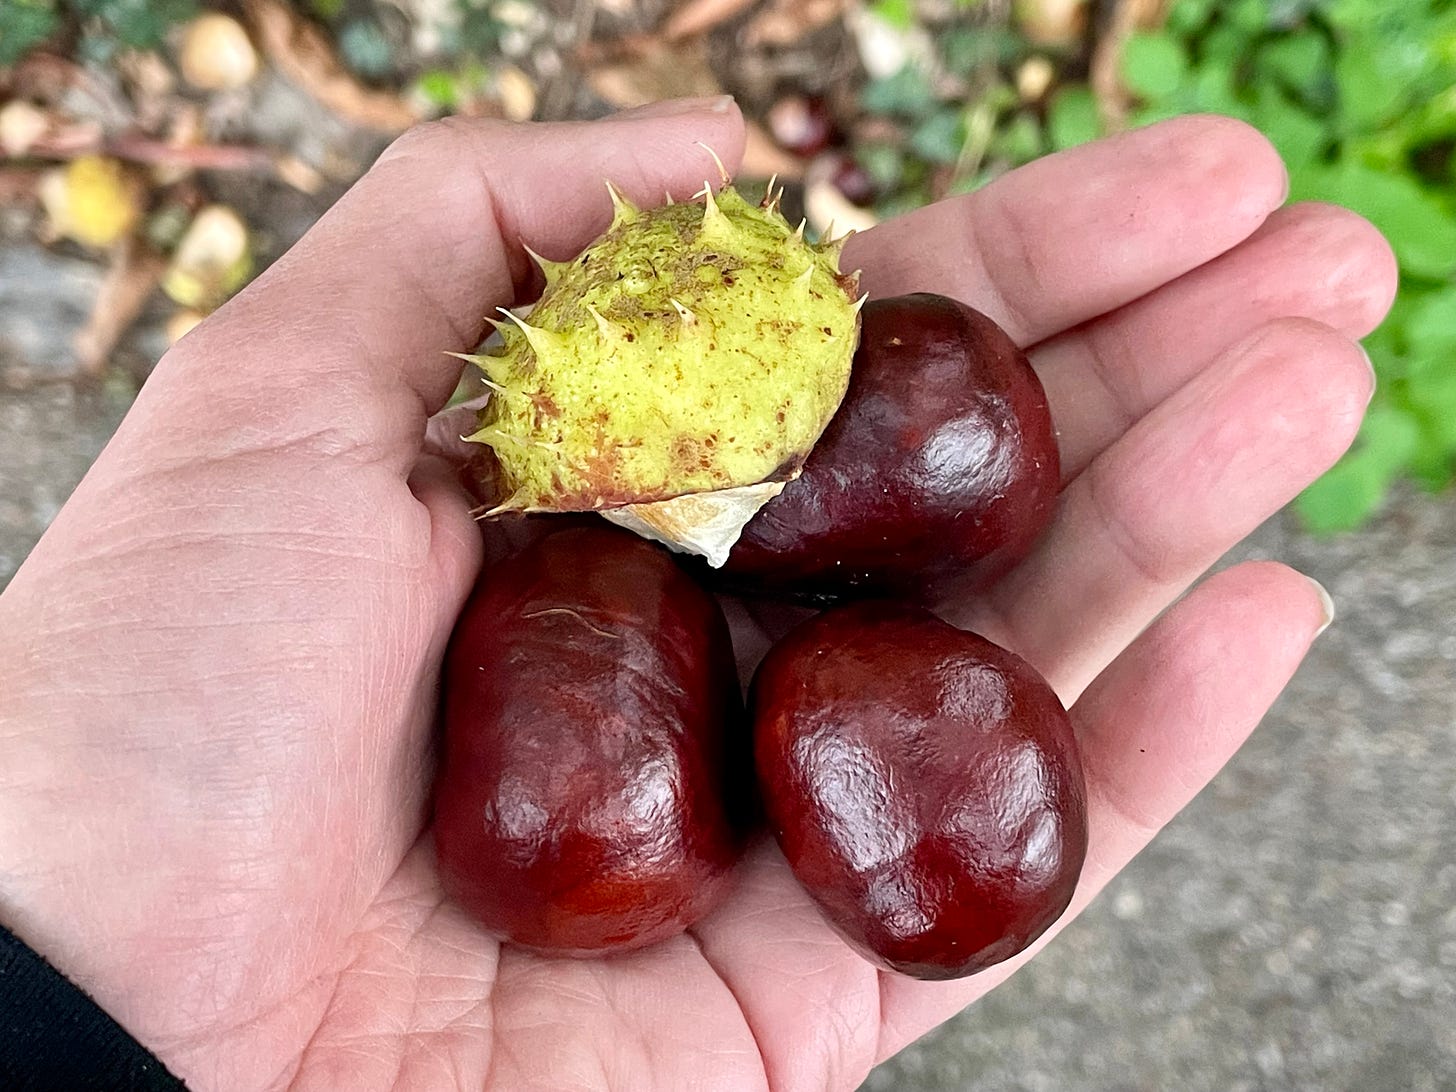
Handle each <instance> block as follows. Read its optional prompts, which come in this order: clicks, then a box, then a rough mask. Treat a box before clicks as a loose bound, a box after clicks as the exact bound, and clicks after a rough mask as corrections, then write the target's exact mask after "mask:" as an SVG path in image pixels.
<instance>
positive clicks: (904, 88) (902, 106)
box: [860, 64, 937, 118]
mask: <svg viewBox="0 0 1456 1092" xmlns="http://www.w3.org/2000/svg"><path fill="white" fill-rule="evenodd" d="M860 104H861V105H862V106H863V107H864V108H865V110H866V111H867V112H869V113H871V114H893V115H899V116H902V117H912V118H914V117H924V116H926V115H927V114H929V113H930V112H931V111H932V110H934V109H935V107H936V105H937V101H936V97H935V90H934V89H933V88H932V87H931V86H930V80H929V79H928V78H927V77H926V75H925V73H924V72H922V71H921V70H920V68H919V67H918V66H917V65H913V64H907V65H906V66H905V67H904V68H902V69H900V71H899V72H896V73H895V74H894V75H893V76H886V77H884V78H883V79H878V80H871V81H870V82H869V83H868V84H866V85H865V89H864V90H863V91H862V92H860Z"/></svg>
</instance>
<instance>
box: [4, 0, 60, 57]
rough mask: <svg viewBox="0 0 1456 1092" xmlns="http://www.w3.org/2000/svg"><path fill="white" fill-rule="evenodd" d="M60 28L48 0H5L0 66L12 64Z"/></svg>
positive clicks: (52, 6)
mask: <svg viewBox="0 0 1456 1092" xmlns="http://www.w3.org/2000/svg"><path fill="white" fill-rule="evenodd" d="M59 29H60V18H59V17H58V16H57V15H56V11H55V7H54V5H53V4H51V3H48V2H46V0H6V3H5V4H4V5H3V6H0V67H5V66H7V65H12V64H14V63H15V62H16V61H18V60H20V58H21V57H23V56H25V54H26V53H28V52H29V51H30V50H31V49H34V48H35V47H36V46H38V45H40V44H41V43H42V42H44V41H45V40H46V39H47V38H49V37H50V36H51V35H52V34H54V33H55V32H56V31H57V30H59Z"/></svg>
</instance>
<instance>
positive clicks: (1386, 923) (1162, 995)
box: [0, 258, 1456, 1092]
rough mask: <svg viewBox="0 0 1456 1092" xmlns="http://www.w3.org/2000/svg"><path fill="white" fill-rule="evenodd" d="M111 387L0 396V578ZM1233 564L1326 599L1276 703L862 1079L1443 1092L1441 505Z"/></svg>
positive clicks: (1448, 894)
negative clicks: (957, 1012)
mask: <svg viewBox="0 0 1456 1092" xmlns="http://www.w3.org/2000/svg"><path fill="white" fill-rule="evenodd" d="M10 260H12V259H9V258H7V259H6V261H7V262H8V261H10ZM26 279H27V278H20V279H18V280H12V279H11V278H10V277H8V276H0V283H3V284H6V285H7V288H6V291H7V293H11V295H7V296H6V297H5V298H4V299H0V345H4V344H6V343H7V342H9V343H10V344H12V345H13V346H15V347H16V348H17V349H18V348H20V347H21V346H22V345H23V346H24V347H25V348H26V349H27V353H28V355H29V354H30V353H34V354H35V356H36V357H40V358H44V357H45V355H46V354H45V350H44V346H43V345H42V346H41V347H40V349H39V350H37V349H36V347H35V346H33V345H31V344H30V342H31V341H34V340H35V339H36V338H41V339H42V340H44V336H43V333H38V332H37V331H38V330H39V331H43V332H44V333H48V334H49V335H50V336H51V337H58V336H60V335H61V334H62V333H63V332H64V326H65V325H66V324H67V322H71V323H74V322H76V321H79V318H78V317H77V313H79V312H80V310H81V309H80V308H79V306H78V304H79V301H80V300H81V299H82V298H83V296H84V295H85V293H87V292H89V291H90V286H81V285H78V286H77V289H76V293H75V295H76V300H75V301H74V302H72V303H57V304H56V306H57V307H62V306H64V307H65V308H68V309H69V310H67V312H66V314H64V315H60V316H59V317H55V316H52V317H49V318H46V320H45V322H44V323H40V324H39V325H37V321H36V318H35V316H33V315H32V316H31V317H29V318H22V317H21V316H24V315H26V313H27V307H26V306H24V305H23V301H22V300H20V299H19V298H18V297H14V296H13V294H14V293H17V292H23V291H24V287H25V286H24V283H23V282H24V280H26ZM53 320H54V321H53ZM32 358H35V357H32ZM129 397H130V391H129V390H128V389H127V388H126V386H125V384H115V385H112V386H101V387H98V388H96V389H91V390H85V391H78V390H76V389H74V388H72V387H71V386H70V385H68V384H60V383H50V384H45V385H41V386H35V387H32V388H31V389H28V390H18V391H9V392H3V391H0V586H3V584H4V583H5V582H6V581H7V580H8V579H9V577H10V576H11V574H12V573H13V572H14V570H15V568H16V567H17V566H18V564H19V563H20V561H21V559H22V558H23V556H24V554H25V553H26V551H27V550H28V549H29V548H30V546H31V545H32V543H33V542H34V541H35V539H36V538H37V537H38V535H39V534H40V533H41V531H42V529H43V528H44V526H45V525H46V523H47V522H48V521H49V520H50V519H51V517H53V516H54V514H55V513H56V511H57V509H58V508H59V506H60V505H61V503H62V502H63V501H64V499H65V497H66V496H67V495H68V493H69V491H70V490H71V489H72V488H73V487H74V485H75V483H76V482H77V481H78V480H79V479H80V477H81V475H82V474H83V473H84V472H85V470H86V467H87V466H88V465H89V463H90V461H91V460H92V459H93V458H94V457H95V455H96V453H97V452H98V451H99V450H100V449H101V447H102V445H103V444H104V443H105V441H106V439H107V437H108V436H109V435H110V433H111V431H112V429H113V428H114V427H115V425H116V422H117V421H118V420H119V419H120V416H121V414H122V413H123V412H124V410H125V406H126V404H127V401H128V399H129ZM1239 556H1241V557H1248V556H1260V557H1275V558H1279V559H1281V560H1284V561H1286V562H1288V563H1290V564H1292V565H1294V566H1296V567H1298V568H1300V569H1302V570H1303V571H1305V572H1308V573H1310V574H1311V575H1313V576H1314V577H1316V578H1317V579H1319V580H1321V581H1322V582H1323V583H1324V584H1325V586H1326V587H1328V588H1329V590H1330V592H1331V593H1332V595H1333V596H1334V599H1335V602H1336V604H1337V606H1338V611H1339V614H1338V618H1337V620H1336V622H1335V625H1334V626H1333V627H1332V628H1331V629H1330V630H1329V632H1327V633H1326V634H1325V635H1324V636H1323V637H1322V638H1320V640H1319V641H1318V642H1317V644H1316V646H1315V649H1314V651H1313V653H1312V654H1311V656H1310V659H1309V661H1308V662H1307V663H1306V665H1305V667H1304V668H1303V669H1302V670H1301V671H1300V673H1299V675H1298V676H1297V677H1296V679H1295V681H1294V683H1293V685H1292V686H1291V687H1290V689H1289V691H1288V693H1287V694H1286V695H1285V697H1284V698H1283V699H1282V701H1281V702H1280V704H1279V705H1278V707H1277V708H1276V709H1275V711H1274V712H1273V713H1272V714H1271V715H1270V716H1269V717H1268V718H1267V720H1266V721H1265V723H1264V725H1263V727H1262V728H1261V729H1260V731H1259V732H1258V733H1256V735H1255V736H1254V738H1253V740H1252V741H1251V742H1250V743H1249V744H1248V745H1247V746H1246V747H1245V748H1244V750H1243V751H1242V752H1241V753H1240V755H1239V756H1238V758H1236V759H1235V761H1234V762H1233V763H1232V765H1230V766H1229V768H1228V769H1226V770H1225V771H1224V773H1223V774H1222V775H1221V776H1220V777H1219V778H1218V779H1217V781H1215V783H1214V784H1213V785H1212V786H1211V787H1210V788H1209V789H1208V790H1207V791H1205V792H1204V793H1203V795H1202V796H1201V797H1199V799H1198V800H1197V801H1196V802H1195V803H1194V804H1193V805H1192V806H1191V807H1190V808H1189V809H1188V810H1187V811H1186V812H1185V813H1184V814H1183V815H1182V816H1181V817H1180V818H1179V819H1178V820H1177V821H1176V822H1174V823H1173V824H1172V826H1170V827H1169V828H1168V829H1167V830H1166V831H1165V832H1164V833H1163V834H1162V836H1161V837H1159V838H1158V840H1157V841H1156V842H1155V843H1154V844H1153V846H1152V847H1151V848H1150V849H1148V850H1147V851H1146V852H1145V853H1144V854H1143V855H1142V856H1141V857H1140V858H1139V859H1138V860H1137V861H1136V862H1135V863H1134V864H1133V865H1132V867H1131V868H1129V869H1128V871H1127V872H1126V873H1125V874H1124V875H1123V876H1122V877H1120V878H1119V879H1118V880H1117V881H1115V882H1114V883H1113V884H1112V885H1111V886H1110V887H1109V888H1108V890H1107V891H1106V893H1104V895H1103V896H1102V898H1101V899H1099V900H1098V901H1097V903H1096V904H1094V905H1093V907H1092V908H1091V909H1090V910H1089V911H1088V912H1087V913H1086V914H1085V915H1084V916H1083V917H1082V919H1081V920H1080V921H1078V922H1077V923H1076V924H1074V925H1073V926H1072V927H1071V928H1069V929H1068V930H1067V932H1066V933H1065V934H1063V936H1062V937H1061V938H1060V939H1058V940H1057V941H1056V942H1055V943H1054V944H1053V945H1052V946H1051V947H1050V948H1049V949H1048V950H1047V952H1046V953H1045V955H1044V956H1043V957H1042V958H1040V959H1038V960H1037V961H1036V962H1035V963H1033V964H1032V965H1031V966H1030V967H1029V968H1028V969H1027V970H1025V971H1023V972H1022V973H1021V974H1020V975H1019V976H1018V977H1017V978H1015V979H1014V980H1013V981H1012V982H1011V983H1009V984H1008V985H1007V986H1005V987H1003V988H1002V989H1000V990H998V991H996V993H995V994H993V995H992V996H991V997H989V998H987V999H986V1000H984V1001H983V1002H981V1003H980V1004H979V1005H977V1006H975V1007H974V1008H972V1009H971V1010H969V1011H967V1012H966V1013H964V1014H962V1016H961V1017H959V1018H958V1019H956V1020H954V1021H952V1022H951V1023H950V1024H948V1025H946V1026H945V1027H944V1028H942V1029H941V1030H939V1031H938V1032H936V1033H934V1034H932V1035H931V1036H929V1037H927V1038H926V1039H924V1040H922V1041H921V1042H920V1043H918V1044H916V1045H915V1046H913V1047H912V1048H910V1049H909V1050H907V1051H905V1052H904V1053H903V1054H902V1055H900V1056H899V1057H898V1058H896V1059H894V1060H892V1061H891V1062H890V1063H887V1064H886V1065H884V1066H882V1067H881V1068H880V1069H878V1070H877V1071H876V1072H875V1073H874V1074H872V1075H871V1076H870V1078H869V1080H868V1081H866V1083H865V1085H864V1088H865V1089H866V1090H870V1092H882V1090H896V1092H941V1090H950V1089H957V1090H977V1092H979V1090H988V1092H1019V1090H1026V1092H1043V1090H1056V1092H1063V1090H1076V1092H1083V1090H1085V1092H1141V1090H1149V1092H1154V1090H1163V1089H1174V1088H1176V1089H1180V1090H1184V1092H1201V1090H1205V1089H1206V1090H1209V1092H1214V1090H1216V1092H1264V1090H1275V1089H1300V1090H1304V1089H1359V1090H1361V1092H1444V1090H1449V1089H1456V848H1453V847H1456V745H1453V744H1456V733H1453V726H1456V688H1453V687H1452V685H1451V681H1450V679H1451V675H1452V673H1453V669H1456V628H1453V625H1452V619H1453V618H1456V564H1453V561H1456V496H1447V497H1445V498H1441V499H1436V500H1431V499H1428V498H1423V497H1416V496H1411V495H1405V496H1402V497H1399V498H1397V500H1396V501H1395V502H1394V503H1393V504H1392V505H1391V506H1390V508H1389V509H1388V510H1387V511H1386V513H1385V514H1384V516H1383V517H1382V518H1381V520H1380V521H1379V522H1378V523H1376V524H1375V525H1374V526H1373V527H1371V528H1370V529H1369V530H1366V531H1364V532H1361V533H1359V534H1354V535H1349V536H1346V537H1344V538H1339V539H1335V540H1332V541H1320V542H1317V541H1312V540H1310V539H1308V538H1306V537H1304V536H1301V535H1300V534H1298V533H1297V532H1295V531H1294V530H1293V527H1292V523H1291V522H1290V521H1289V520H1287V519H1284V518H1280V519H1276V520H1273V521H1271V522H1270V523H1269V524H1268V525H1266V526H1265V527H1264V528H1263V529H1261V530H1260V532H1259V533H1258V534H1257V535H1256V536H1255V537H1254V539H1253V540H1252V541H1251V543H1250V544H1248V545H1247V546H1246V547H1245V548H1243V549H1242V550H1241V551H1240V552H1239Z"/></svg>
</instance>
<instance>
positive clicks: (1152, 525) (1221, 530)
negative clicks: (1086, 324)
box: [962, 319, 1374, 700]
mask: <svg viewBox="0 0 1456 1092" xmlns="http://www.w3.org/2000/svg"><path fill="white" fill-rule="evenodd" d="M1373 385H1374V373H1373V372H1372V371H1371V369H1370V363H1369V360H1368V359H1367V358H1366V356H1365V354H1364V353H1363V352H1362V351H1361V349H1360V347H1359V346H1358V345H1356V344H1355V343H1354V342H1352V341H1350V340H1349V339H1348V338H1346V337H1344V336H1343V335H1341V334H1338V333H1336V332H1335V331H1333V330H1331V329H1329V328H1328V327H1326V326H1321V325H1319V324H1317V323H1313V322H1310V321H1308V320H1304V319H1285V320H1282V321H1280V322H1276V323H1270V324H1269V325H1267V326H1265V327H1264V328H1263V329H1261V330H1259V331H1257V332H1256V333H1255V334H1253V335H1251V336H1250V337H1248V338H1246V339H1245V340H1244V341H1243V342H1241V343H1240V344H1239V345H1237V346H1235V347H1234V348H1233V349H1231V350H1229V351H1228V352H1227V353H1225V354H1223V356H1222V357H1221V358H1220V359H1219V360H1218V362H1216V363H1215V364H1214V365H1213V367H1211V368H1210V369H1209V370H1208V371H1206V372H1204V373H1203V374H1201V375H1199V376H1198V377H1196V378H1195V379H1194V380H1193V381H1192V382H1190V383H1189V384H1187V385H1186V386H1185V387H1183V388H1182V389H1181V390H1179V391H1178V392H1177V393H1176V394H1174V395H1173V396H1172V397H1171V398H1169V399H1168V400H1167V401H1165V402H1164V403H1163V404H1162V405H1160V406H1158V407H1157V409H1155V410H1154V411H1153V412H1152V413H1150V414H1149V415H1148V416H1147V417H1145V418H1143V420H1141V421H1139V422H1138V423H1137V424H1136V425H1134V426H1133V428H1132V429H1131V430H1129V432H1128V433H1127V435H1125V436H1124V437H1123V438H1122V439H1121V440H1119V441H1118V442H1117V443H1116V444H1114V445H1113V446H1112V447H1111V448H1109V449H1108V450H1107V451H1106V452H1104V453H1103V454H1102V455H1100V456H1099V457H1098V458H1097V459H1096V460H1095V461H1094V462H1093V463H1092V465H1091V466H1090V467H1088V469H1087V471H1086V472H1085V473H1083V474H1082V476H1081V477H1079V478H1078V479H1077V480H1076V481H1074V482H1073V483H1072V484H1071V485H1070V486H1068V487H1067V489H1066V490H1064V491H1063V494H1062V499H1061V503H1060V508H1059V510H1058V513H1057V516H1056V518H1055V520H1054V521H1053V523H1052V526H1051V528H1050V529H1049V530H1048V533H1047V535H1046V536H1045V537H1044V538H1043V539H1042V541H1041V542H1040V543H1038V545H1037V547H1036V548H1035V549H1034V550H1033V551H1032V554H1031V556H1030V557H1028V558H1027V560H1026V561H1025V562H1023V563H1022V564H1021V565H1020V566H1019V567H1018V568H1017V569H1016V570H1015V571H1013V572H1012V573H1011V574H1010V575H1009V576H1008V577H1007V578H1006V580H1005V581H1004V582H1003V583H1002V584H1001V585H999V586H998V587H997V589H996V590H995V592H993V593H992V595H991V596H990V598H989V599H988V600H986V601H985V602H984V603H979V604H972V605H971V609H970V610H969V618H968V624H969V625H970V626H971V628H973V629H977V630H978V631H981V632H986V633H987V635H988V636H991V637H992V639H993V640H998V641H999V642H1000V643H1003V644H1006V645H1007V646H1008V647H1011V648H1013V649H1015V650H1016V651H1017V652H1018V653H1020V654H1021V655H1023V656H1025V657H1026V658H1027V659H1028V660H1030V661H1031V662H1032V663H1033V664H1036V665H1037V667H1038V668H1039V669H1040V670H1041V671H1042V673H1043V674H1044V675H1046V677H1047V679H1048V680H1049V681H1050V682H1051V683H1052V685H1053V686H1055V687H1056V689H1057V692H1058V693H1060V694H1061V695H1062V696H1063V700H1070V698H1072V697H1074V696H1075V695H1076V694H1077V693H1078V692H1079V691H1080V690H1081V688H1082V687H1083V686H1085V685H1086V683H1087V681H1088V680H1089V679H1091V678H1092V677H1093V676H1094V675H1096V674H1097V673H1098V672H1099V671H1100V670H1101V669H1102V668H1103V666H1105V665H1106V664H1107V663H1109V662H1110V661H1111V660H1112V658H1113V657H1114V656H1116V655H1117V654H1118V653H1119V652H1120V651H1121V650H1122V649H1123V648H1124V647H1125V646H1126V645H1127V643H1128V642H1129V641H1130V640H1131V639H1132V638H1133V637H1134V636H1136V634H1137V633H1138V632H1139V631H1140V630H1141V629H1142V628H1143V627H1144V626H1146V625H1147V624H1148V623H1149V622H1150V621H1151V620H1152V619H1153V618H1154V617H1155V616H1156V615H1157V614H1158V612H1159V611H1161V610H1163V609H1164V608H1165V607H1166V606H1167V605H1168V604H1169V603H1170V602H1172V601H1173V599H1174V598H1175V597H1176V596H1177V595H1179V594H1180V593H1181V592H1182V591H1183V589H1185V588H1186V587H1188V585H1189V584H1191V583H1192V582H1193V581H1194V580H1195V579H1197V577H1198V575H1199V574H1200V573H1202V572H1203V571H1204V570H1206V569H1207V568H1208V567H1209V566H1210V565H1212V564H1213V563H1214V562H1215V561H1217V560H1218V558H1219V557H1221V556H1222V555H1223V554H1224V552H1225V551H1226V550H1228V549H1229V548H1230V547H1232V546H1233V545H1234V544H1235V543H1237V542H1238V541H1239V540H1240V539H1242V538H1243V537H1244V536H1245V535H1246V534H1248V533H1249V532H1250V531H1252V530H1253V529H1254V528H1255V527H1257V526H1258V525H1259V524H1260V523H1261V522H1262V521H1263V520H1265V519H1267V518H1268V517H1269V516H1271V515H1272V514H1273V513H1274V512H1276V511H1278V509H1279V508H1280V507H1282V506H1283V505H1284V504H1286V503H1288V502H1289V501H1290V500H1291V499H1293V498H1294V496H1295V495H1296V494H1297V493H1299V491H1300V490H1302V489H1303V488H1304V487H1305V486H1306V485H1308V484H1309V483H1310V482H1311V481H1313V480H1314V479H1315V478H1316V477H1318V476H1319V475H1320V474H1321V473H1323V472H1324V470H1325V469H1327V468H1328V467H1329V466H1330V465H1332V464H1333V463H1334V461H1335V460H1336V459H1337V458H1338V457H1339V456H1340V455H1341V454H1342V453H1343V452H1344V451H1345V449H1346V448H1347V447H1349V445H1350V443H1351V441H1352V440H1353V439H1354V437H1355V433H1356V431H1357V429H1358V428H1359V425H1360V419H1361V417H1362V415H1363V414H1364V411H1365V406H1366V404H1367V403H1368V402H1369V399H1370V394H1371V391H1372V389H1373ZM962 617H965V612H962Z"/></svg>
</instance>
